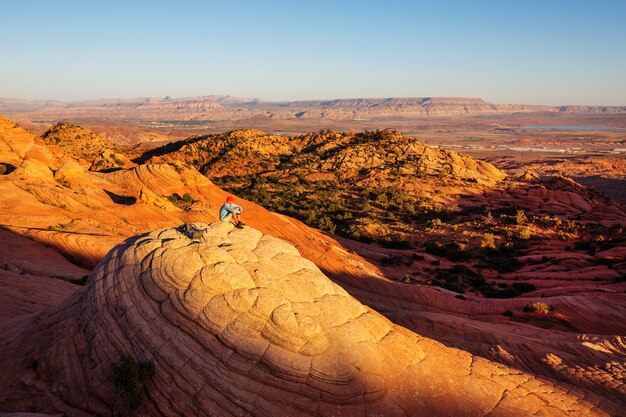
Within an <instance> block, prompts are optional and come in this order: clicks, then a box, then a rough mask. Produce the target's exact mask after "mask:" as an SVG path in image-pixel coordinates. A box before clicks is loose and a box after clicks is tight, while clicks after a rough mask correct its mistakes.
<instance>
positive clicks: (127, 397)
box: [111, 355, 155, 415]
mask: <svg viewBox="0 0 626 417" xmlns="http://www.w3.org/2000/svg"><path fill="white" fill-rule="evenodd" d="M111 371H112V373H113V382H114V383H115V387H116V398H115V401H114V403H113V410H114V411H113V415H127V414H128V412H129V411H131V410H136V409H137V408H139V406H140V405H141V403H142V402H143V400H144V398H145V395H146V385H147V383H148V382H149V381H150V380H151V379H152V377H153V376H154V373H155V370H154V363H153V362H152V361H146V362H138V361H137V360H136V359H135V358H134V357H133V356H131V355H123V356H122V357H121V358H120V359H119V361H118V362H116V363H114V364H112V365H111Z"/></svg>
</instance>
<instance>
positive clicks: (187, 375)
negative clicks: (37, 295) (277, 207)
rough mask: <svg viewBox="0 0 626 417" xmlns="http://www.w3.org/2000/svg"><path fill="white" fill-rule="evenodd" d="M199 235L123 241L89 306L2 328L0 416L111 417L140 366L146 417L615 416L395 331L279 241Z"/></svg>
mask: <svg viewBox="0 0 626 417" xmlns="http://www.w3.org/2000/svg"><path fill="white" fill-rule="evenodd" d="M190 226H191V227H192V228H193V229H195V231H196V232H195V233H193V234H191V236H192V237H189V236H190V235H188V234H184V233H182V230H183V229H182V228H170V229H160V230H155V231H153V232H149V233H145V234H141V235H138V236H135V237H132V238H130V239H128V240H126V241H125V242H123V243H122V244H120V245H118V246H116V247H115V248H113V249H112V250H111V251H110V252H109V253H108V255H107V256H106V257H105V258H104V259H103V260H102V261H101V262H100V264H99V265H98V266H97V267H96V269H95V270H94V272H93V273H92V274H91V276H90V278H89V280H88V284H87V286H86V287H85V288H84V290H82V291H80V292H78V293H76V294H75V295H74V296H72V297H71V298H69V299H68V300H67V301H65V302H64V303H63V304H61V305H59V306H57V307H53V308H51V309H48V310H45V311H43V312H41V313H39V314H38V315H36V316H26V317H25V318H24V319H23V321H22V322H20V323H18V324H19V325H15V323H9V325H6V324H5V325H3V326H0V327H1V328H0V330H3V331H4V334H5V337H4V338H3V340H2V341H0V367H1V369H3V372H2V373H1V374H0V387H1V388H0V411H2V410H9V411H19V410H20V407H24V408H23V409H26V408H25V407H26V406H27V405H28V404H30V405H32V404H36V405H37V410H38V411H40V412H45V413H50V414H52V413H55V412H62V413H65V414H66V415H68V416H89V415H110V414H112V413H113V411H114V409H117V408H118V407H119V406H120V405H119V401H118V399H119V393H118V392H116V388H115V385H114V384H113V377H112V371H111V365H112V364H113V363H115V362H116V361H117V360H118V359H119V358H120V357H121V356H123V355H127V354H130V355H132V356H134V357H136V358H138V359H140V360H142V361H150V362H152V363H154V367H155V374H154V376H153V378H152V379H151V380H150V381H149V382H148V384H147V386H146V389H147V395H146V397H145V399H144V400H143V402H142V403H141V404H140V408H139V409H138V413H139V414H141V415H144V416H171V415H212V416H275V415H281V416H305V415H311V416H366V415H367V416H449V415H453V416H456V415H464V416H487V415H489V416H526V415H528V416H530V415H549V416H566V415H567V416H607V415H611V414H613V415H617V411H616V410H617V409H616V408H615V407H613V406H612V405H611V403H610V402H608V401H603V400H601V399H600V398H599V397H595V396H593V395H591V394H587V393H584V392H582V391H577V390H576V389H571V388H569V389H565V388H563V387H561V386H560V385H559V384H558V383H556V382H554V383H552V382H548V381H546V380H541V381H540V380H537V379H535V378H534V377H532V376H531V375H529V374H526V373H523V372H521V371H517V370H513V369H510V368H507V367H505V366H503V365H500V364H496V363H493V362H490V361H487V360H485V359H482V358H479V357H475V356H472V355H471V354H469V353H467V352H463V351H460V350H457V349H452V348H447V347H445V346H444V345H442V344H440V343H438V342H435V341H433V340H430V339H428V338H425V337H422V336H419V335H417V334H415V333H412V332H410V331H408V330H406V329H404V328H402V327H400V326H397V325H394V324H393V323H392V322H390V321H389V320H388V319H386V318H384V317H383V316H381V315H380V314H378V313H377V312H375V311H373V310H371V309H370V308H368V307H366V306H365V305H363V304H361V303H360V302H358V301H357V300H356V299H354V298H353V297H351V296H350V295H349V294H348V293H347V292H346V291H344V290H343V289H342V288H341V287H339V286H338V285H336V284H335V283H333V282H332V281H330V280H329V279H328V278H327V277H326V276H325V275H324V274H323V273H322V272H321V271H320V270H319V269H318V268H317V267H316V266H315V264H313V263H312V262H310V261H308V260H306V259H305V258H303V257H301V256H300V254H299V252H298V250H297V249H296V248H295V247H293V246H291V245H290V244H288V243H286V242H284V241H282V240H280V239H277V238H274V237H271V236H269V235H263V234H262V233H261V232H259V231H257V230H255V229H253V228H250V227H246V228H244V229H242V230H239V229H235V228H234V227H233V226H232V225H230V224H229V223H215V224H211V225H206V224H202V223H195V224H191V225H190ZM186 229H188V228H186ZM11 325H12V326H11Z"/></svg>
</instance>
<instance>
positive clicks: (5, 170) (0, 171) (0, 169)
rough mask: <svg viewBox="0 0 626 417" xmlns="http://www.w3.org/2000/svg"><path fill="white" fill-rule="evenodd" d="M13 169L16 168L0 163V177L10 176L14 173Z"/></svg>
mask: <svg viewBox="0 0 626 417" xmlns="http://www.w3.org/2000/svg"><path fill="white" fill-rule="evenodd" d="M15 168H17V167H16V166H15V165H13V164H9V163H7V162H2V163H0V175H7V174H10V173H11V172H13V171H15Z"/></svg>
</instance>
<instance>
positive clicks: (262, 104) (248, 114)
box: [0, 95, 626, 121]
mask: <svg viewBox="0 0 626 417" xmlns="http://www.w3.org/2000/svg"><path fill="white" fill-rule="evenodd" d="M0 113H2V114H6V115H9V116H10V117H13V118H16V119H29V120H39V119H41V120H56V121H61V120H69V119H74V120H78V119H83V120H84V119H106V120H136V121H161V120H202V121H206V120H215V121H225V120H247V119H250V118H252V117H259V116H264V117H268V118H273V119H281V120H290V119H292V120H298V119H313V120H315V119H333V120H391V119H398V118H424V117H432V116H435V117H438V116H473V115H500V114H502V115H506V114H513V113H554V114H558V113H581V114H622V113H623V114H626V106H613V107H611V106H569V105H566V106H542V105H528V104H493V103H489V102H487V101H485V100H483V99H481V98H464V97H389V98H351V99H334V100H299V101H274V102H273V101H263V100H261V99H259V98H240V97H233V96H223V95H211V96H199V97H187V98H172V97H164V98H154V97H139V98H134V99H100V100H89V101H77V102H65V103H64V102H60V101H54V100H48V101H46V100H33V101H30V100H21V99H3V98H0Z"/></svg>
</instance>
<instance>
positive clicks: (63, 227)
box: [48, 222, 72, 232]
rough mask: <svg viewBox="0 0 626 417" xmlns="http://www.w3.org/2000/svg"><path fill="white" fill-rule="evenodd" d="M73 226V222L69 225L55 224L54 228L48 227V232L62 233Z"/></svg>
mask: <svg viewBox="0 0 626 417" xmlns="http://www.w3.org/2000/svg"><path fill="white" fill-rule="evenodd" d="M71 225H72V222H69V223H59V224H55V225H53V226H48V230H50V231H54V232H62V231H64V230H67V229H69V228H70V226H71Z"/></svg>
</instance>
